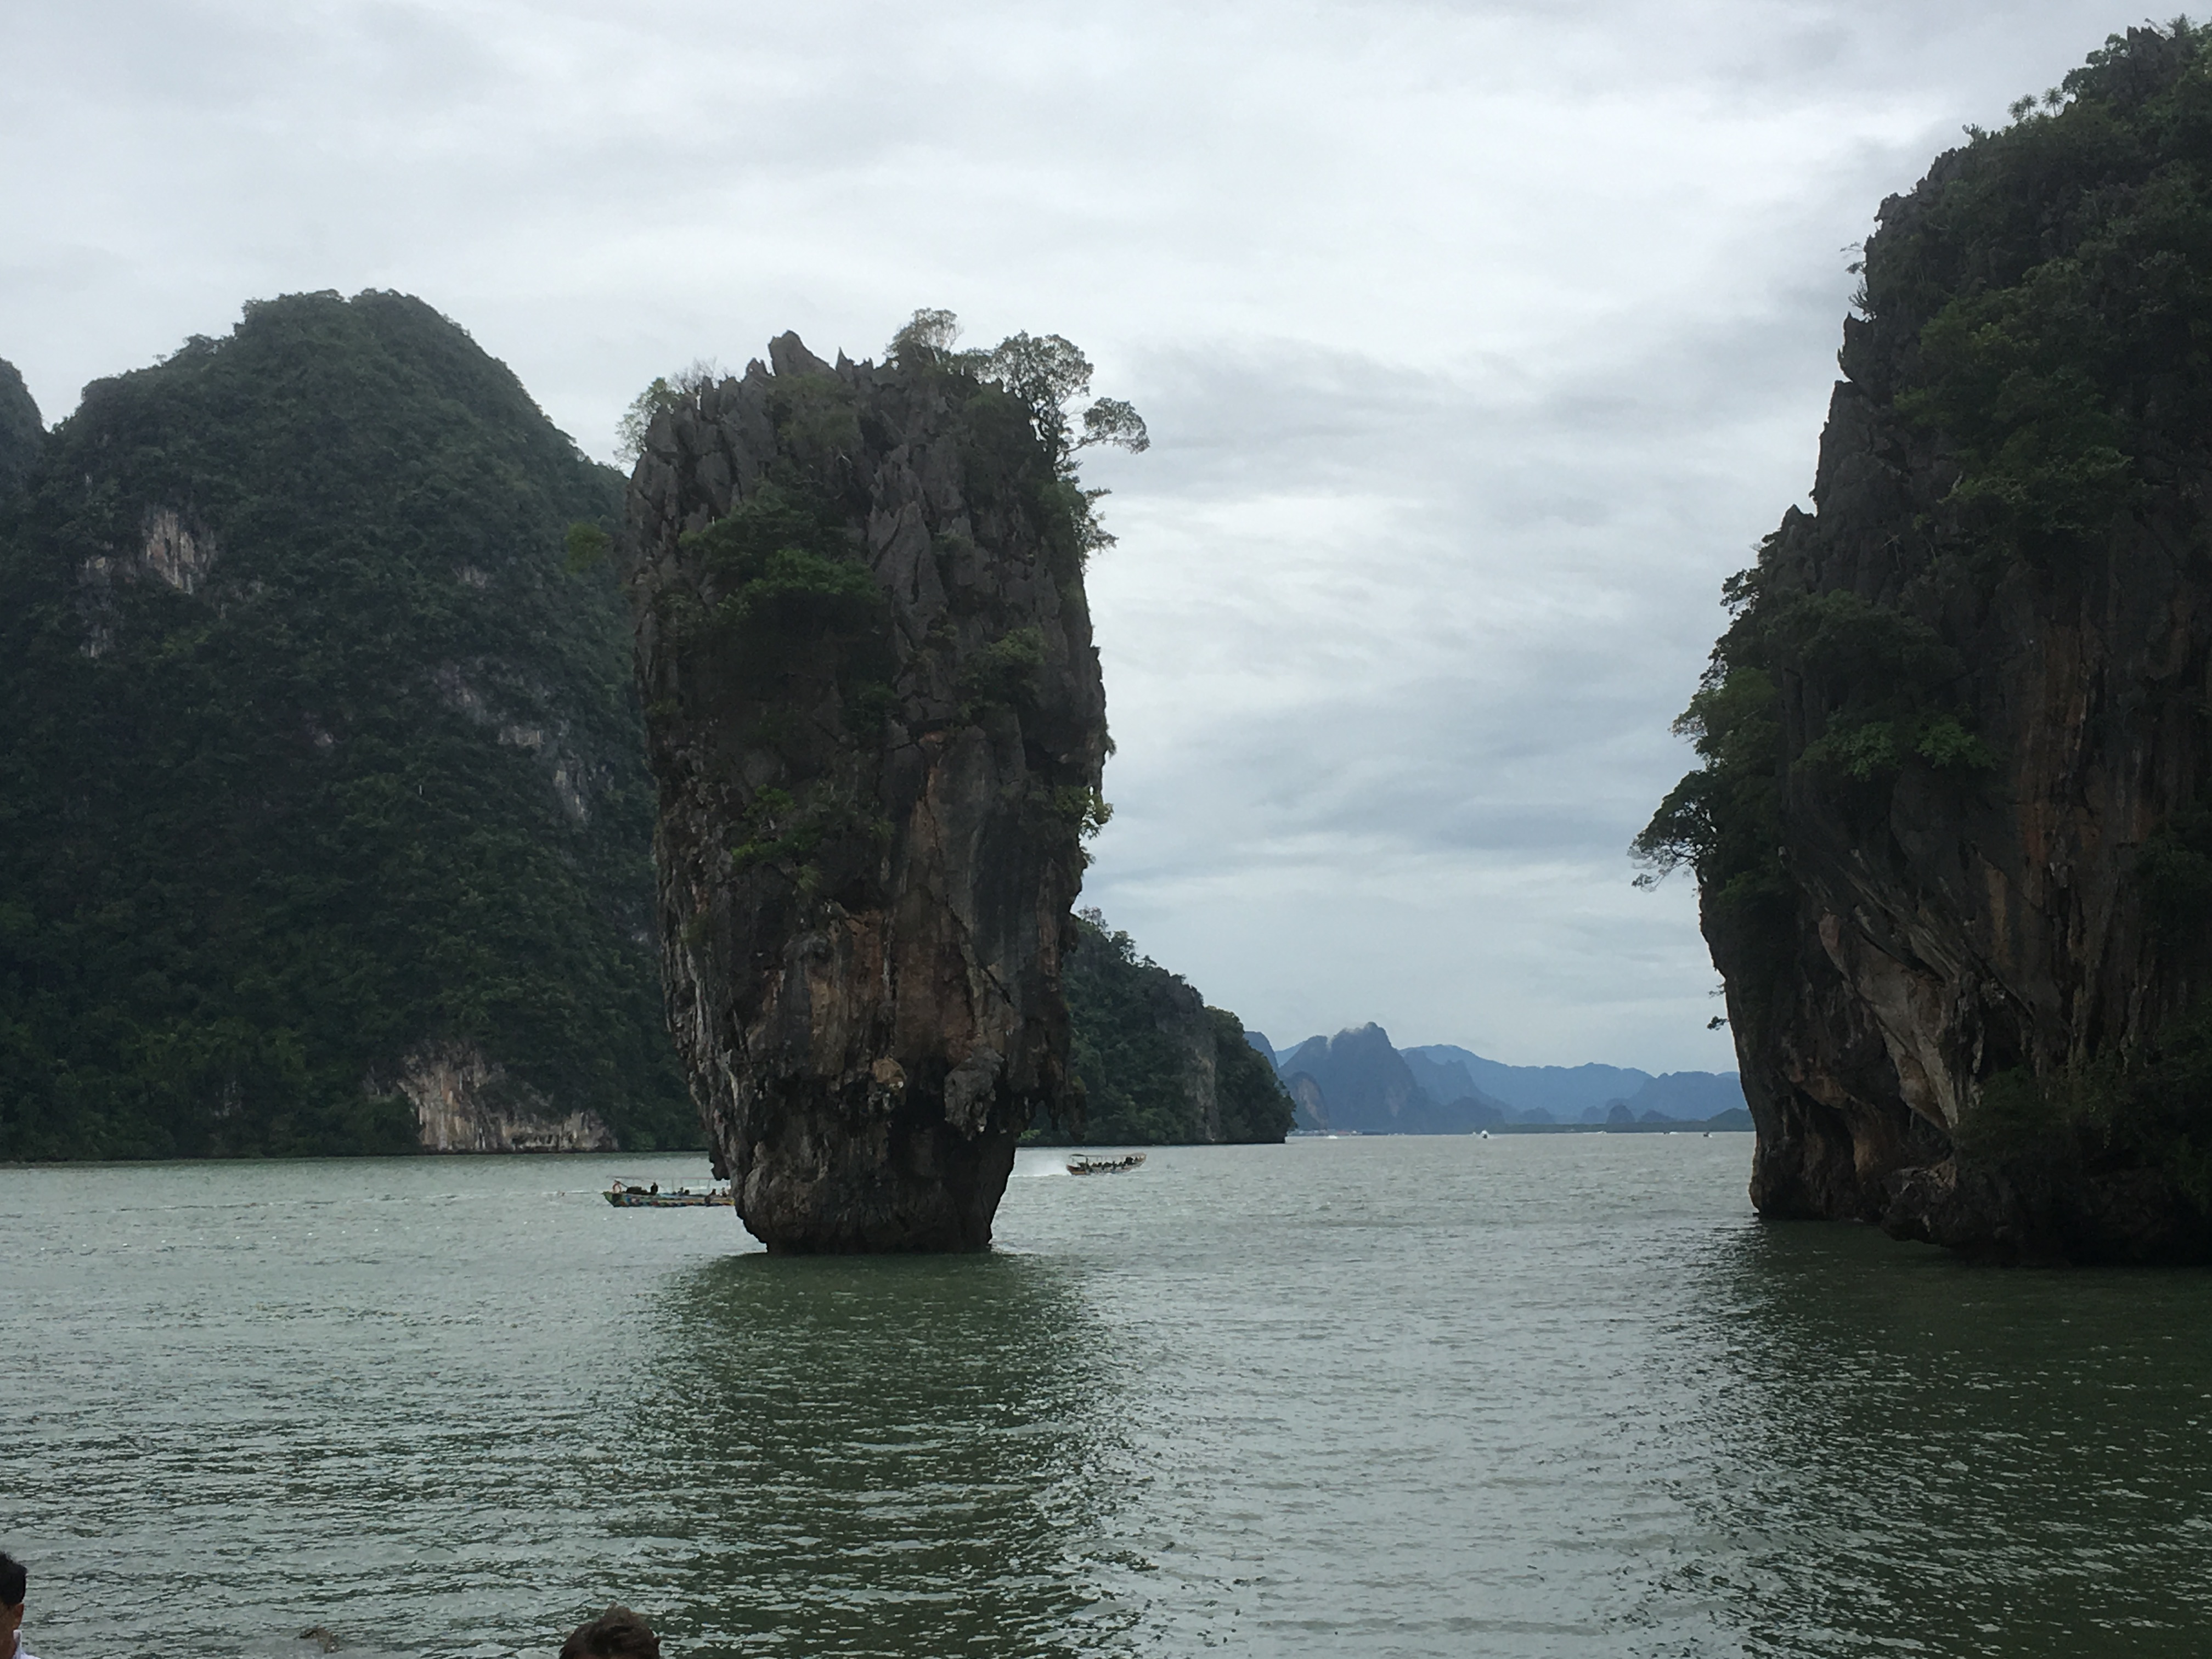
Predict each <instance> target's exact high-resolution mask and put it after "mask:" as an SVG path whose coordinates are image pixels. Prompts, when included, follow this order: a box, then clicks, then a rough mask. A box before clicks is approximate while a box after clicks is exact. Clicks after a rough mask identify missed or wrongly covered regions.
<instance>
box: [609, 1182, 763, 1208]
mask: <svg viewBox="0 0 2212 1659" xmlns="http://www.w3.org/2000/svg"><path fill="white" fill-rule="evenodd" d="M599 1196H600V1197H601V1198H604V1199H605V1200H606V1201H607V1202H608V1203H610V1204H611V1205H613V1206H615V1208H617V1210H699V1209H705V1208H707V1207H708V1206H720V1207H721V1208H723V1209H725V1210H726V1209H729V1208H731V1207H732V1205H733V1204H734V1203H735V1202H736V1200H733V1199H732V1197H731V1196H730V1189H729V1188H727V1187H710V1188H708V1189H707V1190H706V1191H705V1192H703V1193H695V1192H693V1191H692V1190H691V1189H690V1188H689V1187H674V1188H670V1189H669V1190H668V1191H666V1192H665V1193H664V1192H662V1191H661V1190H660V1183H659V1182H657V1181H653V1182H641V1181H628V1180H625V1179H624V1178H623V1177H622V1176H616V1177H615V1179H614V1184H613V1185H612V1186H611V1187H609V1188H607V1189H606V1191H605V1192H604V1193H601V1194H599Z"/></svg>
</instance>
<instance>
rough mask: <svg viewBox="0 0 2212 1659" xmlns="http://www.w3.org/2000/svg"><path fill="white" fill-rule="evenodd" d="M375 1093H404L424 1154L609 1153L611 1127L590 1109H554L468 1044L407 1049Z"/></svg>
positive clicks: (612, 1148) (375, 1086) (373, 1086)
mask: <svg viewBox="0 0 2212 1659" xmlns="http://www.w3.org/2000/svg"><path fill="white" fill-rule="evenodd" d="M370 1088H371V1091H372V1092H374V1093H380V1094H381V1093H387V1092H396V1093H398V1094H402V1095H404V1096H405V1097H407V1099H408V1102H409V1103H410V1104H411V1105H412V1106H413V1107H414V1108H415V1121H416V1123H417V1124H418V1125H419V1126H420V1128H421V1136H422V1150H423V1151H424V1152H613V1151H615V1150H617V1148H616V1145H615V1137H614V1133H613V1131H611V1129H609V1128H608V1127H607V1126H606V1125H605V1123H604V1122H602V1121H600V1120H599V1115H598V1114H597V1113H594V1112H568V1113H560V1112H556V1110H555V1109H553V1106H552V1104H551V1103H550V1102H549V1101H547V1100H546V1098H545V1097H544V1096H543V1095H541V1094H539V1093H538V1091H536V1090H535V1089H532V1087H530V1085H528V1084H526V1083H524V1082H522V1081H521V1080H520V1079H518V1078H513V1077H510V1076H509V1075H508V1074H507V1068H506V1067H505V1066H501V1065H498V1064H496V1063H495V1062H494V1061H492V1060H487V1059H486V1058H485V1056H484V1053H483V1049H481V1048H478V1047H477V1045H476V1044H475V1043H473V1042H432V1043H426V1044H424V1045H423V1046H422V1047H421V1048H416V1049H415V1050H413V1051H411V1052H410V1054H408V1055H407V1057H406V1059H405V1060H403V1061H402V1062H401V1067H400V1073H399V1075H398V1078H396V1079H393V1080H392V1082H391V1083H389V1084H388V1085H381V1086H380V1085H379V1084H378V1083H377V1082H375V1081H372V1083H371V1085H370Z"/></svg>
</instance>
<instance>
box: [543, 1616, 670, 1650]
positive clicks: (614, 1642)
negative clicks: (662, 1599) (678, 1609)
mask: <svg viewBox="0 0 2212 1659" xmlns="http://www.w3.org/2000/svg"><path fill="white" fill-rule="evenodd" d="M561 1659H660V1638H659V1637H658V1636H655V1635H654V1634H653V1626H650V1625H648V1624H647V1623H646V1622H645V1620H642V1619H641V1618H639V1617H638V1616H637V1615H636V1614H635V1613H632V1612H631V1611H630V1610H629V1608H628V1607H609V1608H608V1609H607V1610H606V1611H605V1613H601V1614H600V1615H599V1617H598V1618H596V1619H592V1620H586V1621H585V1622H584V1623H582V1624H580V1625H579V1626H576V1628H575V1629H574V1630H572V1631H570V1632H568V1640H567V1641H565V1642H563V1643H562V1644H561Z"/></svg>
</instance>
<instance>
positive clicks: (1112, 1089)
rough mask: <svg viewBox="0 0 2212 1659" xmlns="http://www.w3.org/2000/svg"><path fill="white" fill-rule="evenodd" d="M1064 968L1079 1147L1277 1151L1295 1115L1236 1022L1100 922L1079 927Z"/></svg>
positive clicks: (1086, 916) (1085, 916) (1090, 920)
mask: <svg viewBox="0 0 2212 1659" xmlns="http://www.w3.org/2000/svg"><path fill="white" fill-rule="evenodd" d="M1075 925H1076V930H1077V934H1078V943H1077V945H1076V947H1075V949H1074V950H1073V951H1072V952H1070V953H1069V955H1068V956H1067V957H1066V960H1065V963H1063V966H1062V969H1061V977H1062V982H1063V984H1064V985H1065V986H1066V991H1067V1007H1068V1013H1069V1015H1070V1018H1071V1019H1072V1022H1073V1028H1074V1061H1075V1074H1076V1076H1077V1078H1078V1079H1080V1080H1081V1082H1082V1085H1083V1090H1084V1098H1085V1115H1086V1118H1087V1120H1088V1127H1087V1129H1086V1131H1085V1139H1088V1140H1090V1141H1091V1143H1092V1144H1093V1145H1097V1146H1132V1145H1134V1146H1152V1145H1158V1144H1163V1143H1177V1142H1186V1141H1275V1140H1280V1139H1282V1138H1283V1137H1284V1136H1285V1134H1287V1133H1289V1132H1290V1127H1291V1114H1292V1112H1293V1110H1294V1107H1293V1106H1292V1103H1291V1097H1290V1096H1289V1095H1287V1094H1285V1092H1284V1091H1283V1085H1282V1084H1281V1083H1280V1082H1279V1080H1278V1079H1276V1076H1275V1068H1274V1067H1273V1066H1272V1065H1270V1064H1269V1063H1268V1062H1267V1059H1266V1058H1265V1057H1264V1056H1263V1055H1261V1053H1260V1051H1259V1050H1258V1049H1256V1048H1253V1047H1252V1045H1251V1044H1250V1043H1249V1042H1247V1041H1246V1040H1245V1036H1244V1026H1243V1022H1242V1021H1241V1020H1239V1019H1238V1018H1237V1016H1236V1015H1234V1014H1232V1013H1231V1012H1229V1011H1228V1010H1227V1009H1225V1008H1209V1007H1207V1006H1206V1003H1205V1000H1203V999H1202V998H1201V997H1200V995H1199V994H1198V993H1197V992H1196V991H1195V990H1194V989H1192V988H1191V987H1190V986H1189V985H1188V984H1186V983H1185V982H1184V981H1182V979H1181V978H1180V977H1179V976H1177V975H1174V974H1171V973H1170V972H1169V971H1168V970H1167V969H1164V968H1163V967H1161V966H1160V965H1159V964H1158V963H1156V962H1154V961H1153V960H1152V958H1151V957H1145V956H1139V954H1138V953H1137V947H1136V942H1135V941H1134V940H1133V939H1131V938H1130V937H1129V936H1128V934H1127V933H1121V932H1120V931H1118V930H1117V931H1115V932H1112V933H1109V932H1108V931H1107V929H1106V927H1105V918H1104V917H1103V916H1102V915H1099V913H1098V912H1097V911H1096V910H1085V911H1083V912H1082V913H1080V914H1079V915H1078V916H1077V917H1076V919H1075Z"/></svg>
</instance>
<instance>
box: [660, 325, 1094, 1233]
mask: <svg viewBox="0 0 2212 1659" xmlns="http://www.w3.org/2000/svg"><path fill="white" fill-rule="evenodd" d="M769 359H770V363H771V365H772V368H763V366H762V365H760V364H759V363H755V364H753V365H752V366H751V367H750V368H749V369H748V370H747V371H746V373H745V374H744V377H743V378H741V379H733V380H724V381H723V382H721V383H720V385H716V386H704V387H700V388H696V389H695V390H692V391H690V392H685V393H683V394H681V395H679V396H677V397H675V398H672V399H671V407H669V408H667V409H665V410H663V411H662V412H661V413H660V414H659V416H657V417H656V418H655V419H654V421H653V424H652V426H651V428H650V430H649V432H648V434H647V441H646V444H645V448H644V451H643V453H642V454H641V457H640V459H639V461H638V465H637V469H636V471H635V476H634V478H633V480H632V483H631V487H630V497H629V538H628V558H629V581H630V586H631V593H632V598H633V600H634V603H635V615H636V617H637V665H638V673H639V678H640V684H641V687H642V690H643V694H644V697H645V701H646V706H647V727H648V736H649V750H650V758H651V763H652V766H653V771H654V773H655V775H656V776H657V778H658V781H659V799H660V810H659V828H658V830H657V835H656V840H655V854H656V859H657V863H658V866H659V902H660V915H661V924H662V929H661V931H662V945H663V951H662V962H663V969H664V974H665V981H666V985H667V989H668V995H669V1001H670V1018H671V1024H672V1025H673V1028H674V1030H675V1032H676V1036H677V1041H678V1048H680V1050H681V1051H682V1053H683V1055H684V1059H685V1060H686V1062H687V1064H688V1066H689V1068H690V1076H691V1080H692V1087H693V1091H694V1093H695V1095H696V1097H697V1098H698V1100H699V1102H700V1104H701V1107H702V1111H703V1113H704V1115H705V1118H706V1121H707V1124H708V1130H709V1133H710V1135H711V1137H712V1141H713V1145H714V1151H715V1156H716V1159H717V1166H716V1167H717V1170H718V1171H719V1172H720V1173H723V1174H726V1175H727V1176H731V1177H732V1179H733V1180H734V1182H735V1185H736V1189H737V1204H738V1213H739V1215H740V1216H741V1217H742V1218H743V1219H744V1223H745V1225H746V1226H747V1227H748V1228H750V1230H751V1231H753V1232H754V1233H755V1234H756V1235H757V1236H758V1237H760V1238H762V1239H763V1241H765V1242H766V1243H768V1245H769V1248H770V1249H772V1250H776V1251H792V1252H799V1251H836V1250H908V1249H911V1250H943V1249H978V1248H981V1247H982V1246H983V1245H985V1244H986V1243H988V1241H989V1239H990V1236H991V1218H992V1216H993V1213H994V1211H995V1210H996V1208H997V1206H998V1201H999V1198H1000V1194H1001V1193H1002V1191H1003V1190H1004V1188H1005V1183H1006V1176H1007V1174H1008V1172H1009V1170H1011V1169H1012V1162H1013V1153H1014V1143H1015V1139H1016V1138H1017V1137H1018V1135H1019V1134H1020V1133H1021V1132H1022V1131H1023V1129H1024V1127H1027V1126H1028V1125H1029V1123H1030V1121H1031V1120H1032V1119H1033V1118H1035V1117H1036V1116H1037V1115H1039V1113H1040V1112H1043V1113H1048V1114H1049V1113H1061V1112H1065V1111H1066V1110H1067V1109H1069V1108H1070V1107H1071V1106H1072V1101H1071V1099H1070V1096H1069V1090H1068V1075H1067V1046H1068V1032H1067V1012H1066V1005H1065V1003H1064V1001H1063V1000H1062V997H1061V992H1060V952H1061V951H1062V949H1063V948H1064V947H1065V945H1066V940H1067V939H1068V937H1069V929H1070V922H1069V914H1068V913H1069V906H1070V903H1071V902H1072V901H1073V898H1074V896H1075V894H1076V892H1077V890H1078V888H1079V884H1080V882H1081V877H1082V870H1083V864H1084V857H1083V852H1082V848H1081V841H1080V837H1081V835H1082V832H1083V830H1084V829H1085V825H1086V823H1092V822H1095V821H1096V819H1097V814H1098V812H1099V811H1100V810H1101V807H1100V803H1099V799H1098V795H1097V789H1098V785H1099V780H1100V771H1101V768H1102V766H1103V761H1104V757H1105V750H1106V724H1105V700H1104V693H1103V690H1102V687H1101V684H1100V681H1099V672H1098V659H1097V653H1096V651H1095V650H1094V649H1093V647H1092V646H1091V622H1090V614H1089V611H1088V609H1087V606H1086V603H1085V597H1084V589H1083V570H1082V557H1083V555H1082V532H1083V527H1084V518H1083V510H1082V507H1083V504H1082V498H1081V496H1080V495H1079V493H1078V492H1077V491H1075V489H1073V484H1072V483H1071V482H1070V481H1069V478H1068V477H1067V475H1066V470H1065V468H1064V466H1063V465H1062V464H1061V463H1062V462H1063V460H1064V457H1061V456H1057V455H1055V454H1054V453H1053V452H1052V448H1051V447H1050V446H1049V445H1048V443H1047V442H1046V441H1044V440H1043V439H1042V437H1040V435H1039V434H1038V432H1037V430H1036V427H1035V425H1034V424H1033V422H1032V414H1031V411H1030V410H1028V409H1026V408H1024V406H1023V404H1020V403H1019V402H1018V401H1017V400H1016V399H1015V398H1012V396H1010V395H1008V394H1007V393H1006V392H1003V391H1000V390H999V389H997V388H995V387H994V386H986V385H983V384H981V382H979V381H978V380H977V379H976V378H975V374H973V373H972V372H971V371H970V370H969V368H966V367H964V366H963V365H962V364H961V363H960V362H958V361H957V360H955V359H953V358H951V356H949V355H940V354H937V353H933V352H930V351H927V350H925V349H916V350H915V351H913V352H911V353H909V354H908V355H907V356H902V359H901V361H900V362H899V364H898V365H897V366H896V367H885V368H877V367H874V366H872V365H870V364H866V363H862V364H857V365H856V364H853V363H848V362H845V361H844V360H843V359H842V358H841V359H840V360H839V362H837V363H836V365H835V366H834V367H833V366H832V365H830V364H829V363H825V362H822V361H821V360H820V359H818V358H817V357H815V356H813V355H812V354H811V353H810V352H808V351H807V350H806V349H805V346H804V345H802V344H801V343H800V342H799V339H798V338H797V337H796V336H793V335H786V336H784V337H781V339H779V340H777V341H776V342H775V343H774V344H773V345H772V346H771V347H770V348H769Z"/></svg>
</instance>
